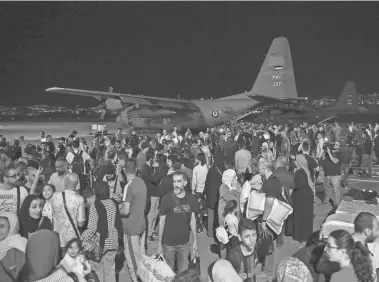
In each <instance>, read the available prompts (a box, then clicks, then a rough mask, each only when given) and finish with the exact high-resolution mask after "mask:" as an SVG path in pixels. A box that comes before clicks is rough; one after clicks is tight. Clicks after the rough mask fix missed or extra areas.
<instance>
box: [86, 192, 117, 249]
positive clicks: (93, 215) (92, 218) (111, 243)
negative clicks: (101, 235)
mask: <svg viewBox="0 0 379 282" xmlns="http://www.w3.org/2000/svg"><path fill="white" fill-rule="evenodd" d="M101 203H102V204H103V205H104V206H105V210H106V213H107V220H108V238H106V239H105V244H104V250H103V253H105V252H106V251H107V250H117V249H118V232H117V229H116V224H115V222H116V206H115V204H114V202H113V201H112V200H111V199H107V200H102V201H101ZM98 221H99V215H98V214H97V210H96V207H95V204H91V206H90V209H89V219H88V226H87V230H85V231H84V232H83V234H82V240H85V239H90V238H91V237H92V236H93V235H94V234H95V233H96V230H97V223H98Z"/></svg>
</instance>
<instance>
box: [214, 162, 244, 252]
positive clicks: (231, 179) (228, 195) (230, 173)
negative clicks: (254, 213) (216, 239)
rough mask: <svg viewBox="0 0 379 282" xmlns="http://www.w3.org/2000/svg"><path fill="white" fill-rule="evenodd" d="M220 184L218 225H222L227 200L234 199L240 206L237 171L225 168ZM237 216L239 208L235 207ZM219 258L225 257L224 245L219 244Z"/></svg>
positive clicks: (238, 216) (238, 215)
mask: <svg viewBox="0 0 379 282" xmlns="http://www.w3.org/2000/svg"><path fill="white" fill-rule="evenodd" d="M221 181H222V184H221V186H220V194H219V195H220V196H219V200H218V210H217V214H218V223H219V225H220V226H224V220H225V217H224V216H223V213H224V210H225V206H226V204H227V203H228V201H231V200H236V201H237V207H239V206H240V194H241V187H240V185H239V184H238V181H237V173H236V172H235V171H234V170H233V169H227V170H225V171H224V173H223V174H222V179H221ZM237 218H238V219H239V218H240V209H239V208H238V209H237ZM220 247H221V250H220V251H221V258H225V257H226V248H225V245H223V244H221V246H220Z"/></svg>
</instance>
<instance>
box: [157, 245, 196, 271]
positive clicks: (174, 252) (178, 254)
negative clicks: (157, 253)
mask: <svg viewBox="0 0 379 282" xmlns="http://www.w3.org/2000/svg"><path fill="white" fill-rule="evenodd" d="M189 249H190V247H189V242H188V243H186V244H184V245H178V246H167V245H162V250H163V256H164V258H165V260H166V262H167V264H168V265H169V266H170V267H171V269H172V270H173V271H175V259H176V260H177V266H178V273H179V272H182V271H185V270H188V256H189Z"/></svg>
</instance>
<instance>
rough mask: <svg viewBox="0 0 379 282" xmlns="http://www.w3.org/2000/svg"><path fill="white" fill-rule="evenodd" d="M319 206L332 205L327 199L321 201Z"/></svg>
mask: <svg viewBox="0 0 379 282" xmlns="http://www.w3.org/2000/svg"><path fill="white" fill-rule="evenodd" d="M319 206H322V207H323V206H330V203H329V202H327V201H324V202H322V203H320V204H319Z"/></svg>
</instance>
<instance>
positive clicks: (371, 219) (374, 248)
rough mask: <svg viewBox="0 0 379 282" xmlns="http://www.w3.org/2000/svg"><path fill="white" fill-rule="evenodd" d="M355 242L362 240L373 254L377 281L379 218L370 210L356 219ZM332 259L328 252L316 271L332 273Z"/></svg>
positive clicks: (374, 275)
mask: <svg viewBox="0 0 379 282" xmlns="http://www.w3.org/2000/svg"><path fill="white" fill-rule="evenodd" d="M352 235H353V238H354V241H355V242H361V243H362V244H363V245H364V246H366V247H367V248H368V250H369V251H370V254H371V263H372V270H373V273H372V276H373V280H372V281H377V277H378V274H377V273H378V270H379V244H378V243H377V242H376V239H377V238H378V236H379V220H378V219H377V218H376V216H375V215H373V214H372V213H369V212H361V213H359V214H358V215H357V216H356V218H355V219H354V233H353V234H352ZM330 264H331V262H330V260H329V258H328V256H327V254H326V253H325V252H324V254H323V255H322V256H321V257H320V259H319V261H318V263H317V265H316V271H317V272H319V273H322V274H325V275H331V274H333V273H331V271H330V270H331V269H330Z"/></svg>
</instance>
